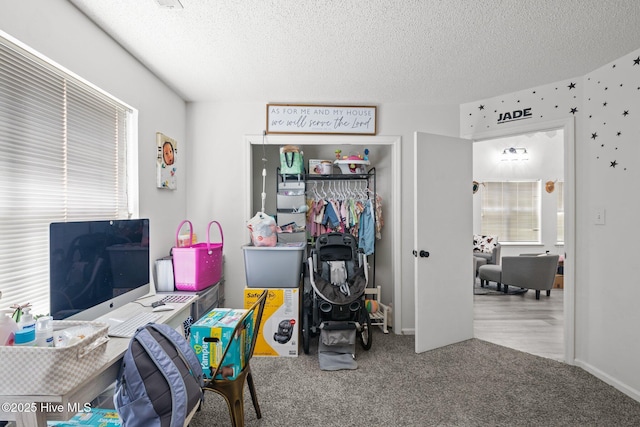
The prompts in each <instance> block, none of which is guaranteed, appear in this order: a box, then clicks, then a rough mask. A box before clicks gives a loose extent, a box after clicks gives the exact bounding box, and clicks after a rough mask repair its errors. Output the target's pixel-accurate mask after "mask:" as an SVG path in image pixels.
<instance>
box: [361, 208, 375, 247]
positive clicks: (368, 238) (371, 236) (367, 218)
mask: <svg viewBox="0 0 640 427" xmlns="http://www.w3.org/2000/svg"><path fill="white" fill-rule="evenodd" d="M374 223H375V212H374V208H373V203H372V201H371V199H369V200H367V202H366V203H365V206H364V211H363V212H362V215H360V228H359V230H358V247H359V248H360V249H362V250H363V251H364V254H365V255H371V254H372V253H373V252H374V247H375V236H376V230H375V225H374Z"/></svg>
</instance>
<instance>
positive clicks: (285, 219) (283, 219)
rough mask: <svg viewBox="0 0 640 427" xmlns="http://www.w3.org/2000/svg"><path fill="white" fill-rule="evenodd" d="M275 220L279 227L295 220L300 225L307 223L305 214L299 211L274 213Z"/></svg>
mask: <svg viewBox="0 0 640 427" xmlns="http://www.w3.org/2000/svg"><path fill="white" fill-rule="evenodd" d="M276 222H277V223H278V225H279V226H280V227H282V226H283V225H285V224H289V223H292V222H295V223H296V225H298V226H300V227H302V226H304V225H305V224H306V223H307V214H306V213H304V212H299V213H286V212H278V213H277V214H276Z"/></svg>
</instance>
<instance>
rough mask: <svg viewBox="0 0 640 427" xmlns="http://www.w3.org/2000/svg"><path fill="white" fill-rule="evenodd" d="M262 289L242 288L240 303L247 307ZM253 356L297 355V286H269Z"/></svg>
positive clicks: (298, 329) (298, 317) (298, 303)
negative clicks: (242, 302) (241, 300)
mask: <svg viewBox="0 0 640 427" xmlns="http://www.w3.org/2000/svg"><path fill="white" fill-rule="evenodd" d="M263 290H264V289H261V288H245V290H244V306H245V307H246V308H249V307H251V306H252V305H253V304H254V303H255V302H256V300H257V299H258V298H259V297H260V295H261V294H262V291H263ZM268 290H269V294H268V295H267V300H266V302H265V306H264V312H263V313H262V321H261V322H260V329H259V334H258V338H257V340H256V346H255V349H254V350H253V355H254V356H283V357H296V356H298V347H299V343H300V295H301V293H300V289H299V288H281V289H278V288H269V289H268Z"/></svg>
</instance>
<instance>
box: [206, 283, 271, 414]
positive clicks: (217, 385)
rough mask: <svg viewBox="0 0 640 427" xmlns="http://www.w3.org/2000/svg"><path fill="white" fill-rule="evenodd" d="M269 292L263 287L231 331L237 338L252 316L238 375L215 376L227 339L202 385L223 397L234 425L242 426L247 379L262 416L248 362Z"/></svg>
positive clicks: (227, 347)
mask: <svg viewBox="0 0 640 427" xmlns="http://www.w3.org/2000/svg"><path fill="white" fill-rule="evenodd" d="M268 293H269V290H268V289H265V290H264V291H263V292H262V294H261V295H260V297H259V298H258V299H257V300H256V302H255V303H254V304H253V306H251V308H249V309H248V310H247V313H246V314H245V315H244V316H242V318H241V319H240V321H239V322H238V324H237V325H236V327H235V329H234V331H233V339H239V337H240V336H241V334H242V333H243V332H244V333H246V330H247V329H248V325H249V324H250V322H249V319H250V318H251V317H253V321H254V323H253V325H254V326H253V333H252V334H251V338H250V339H251V346H250V347H249V348H250V350H249V354H248V356H247V359H246V362H245V366H244V369H242V371H241V372H240V373H239V374H238V376H237V377H236V378H235V379H233V380H227V379H216V376H218V374H220V373H221V371H222V370H223V365H224V363H223V362H224V357H225V356H226V355H227V352H228V351H229V346H230V344H231V342H232V341H233V339H232V340H229V342H228V343H227V345H226V346H225V348H224V351H223V352H222V357H221V358H220V361H221V362H220V363H219V364H218V366H217V367H216V369H215V371H214V372H213V373H212V374H211V379H210V380H206V382H205V385H204V390H205V391H207V390H209V391H213V392H216V393H218V394H220V395H222V397H224V399H225V401H226V402H227V405H228V407H229V414H230V415H231V424H232V425H233V426H234V427H242V426H244V382H245V380H246V381H247V385H248V386H249V393H251V401H252V402H253V407H254V408H255V410H256V416H257V417H258V418H262V414H261V412H260V405H259V404H258V396H257V394H256V388H255V385H254V383H253V375H252V374H251V366H250V365H249V362H250V360H251V357H253V349H254V348H255V346H256V339H257V337H258V334H259V333H260V322H261V321H262V312H263V311H264V305H265V302H266V300H267V295H268Z"/></svg>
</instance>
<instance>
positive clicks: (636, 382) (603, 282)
mask: <svg viewBox="0 0 640 427" xmlns="http://www.w3.org/2000/svg"><path fill="white" fill-rule="evenodd" d="M639 94H640V50H637V51H635V52H632V53H630V54H629V55H626V56H623V57H622V58H619V59H618V60H616V61H613V62H611V63H609V64H607V65H604V66H603V67H601V68H599V69H597V70H595V71H593V72H591V73H589V74H587V75H585V76H584V77H578V78H574V79H571V80H567V81H563V82H558V83H555V84H551V85H545V86H541V87H537V88H532V89H528V90H524V91H520V92H516V93H512V94H507V95H503V96H500V97H495V98H492V99H488V100H482V101H477V102H473V103H469V104H464V105H462V106H461V108H460V117H461V124H460V128H461V133H462V134H463V135H467V136H469V135H474V134H477V133H482V132H484V131H487V130H496V129H499V128H502V127H506V128H507V129H509V128H510V127H513V126H516V125H519V124H520V123H518V122H512V123H511V124H508V123H507V124H497V118H498V114H499V113H500V112H504V111H510V110H514V109H522V108H525V107H531V108H532V112H533V115H532V118H531V119H527V121H528V122H530V123H544V122H545V121H550V120H554V119H561V118H566V117H575V126H576V132H575V134H576V146H575V169H576V170H575V180H576V192H575V210H576V219H575V233H576V237H575V259H574V262H575V280H574V282H575V286H574V294H575V299H574V304H575V363H576V364H578V365H579V366H582V367H584V368H585V369H587V370H588V371H590V372H592V373H593V374H595V375H597V376H598V377H600V378H602V379H603V380H605V381H607V382H609V383H610V384H612V385H614V386H615V387H617V388H618V389H620V390H622V391H624V392H625V393H627V394H629V395H630V396H632V397H633V398H635V399H636V400H640V367H639V366H638V363H637V361H638V360H640V340H638V339H637V336H638V331H637V328H638V325H640V310H638V307H637V301H638V300H639V299H640V287H638V279H637V276H638V274H637V271H636V269H635V264H636V262H635V261H634V259H633V257H634V256H635V253H636V250H635V243H636V242H637V241H638V239H640V227H638V219H637V216H638V215H637V212H638V207H640V203H638V201H637V198H633V195H634V194H636V193H637V188H636V185H637V182H638V179H639V178H640V167H639V166H640V165H639V163H638V159H639V158H640V145H638V143H637V141H638V135H639V134H640V120H638V116H639V115H640V95H639ZM481 107H482V108H481ZM625 112H626V114H625ZM630 195H631V198H630ZM597 208H602V209H604V210H605V224H604V225H597V224H595V223H594V212H595V210H596V209H597Z"/></svg>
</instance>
